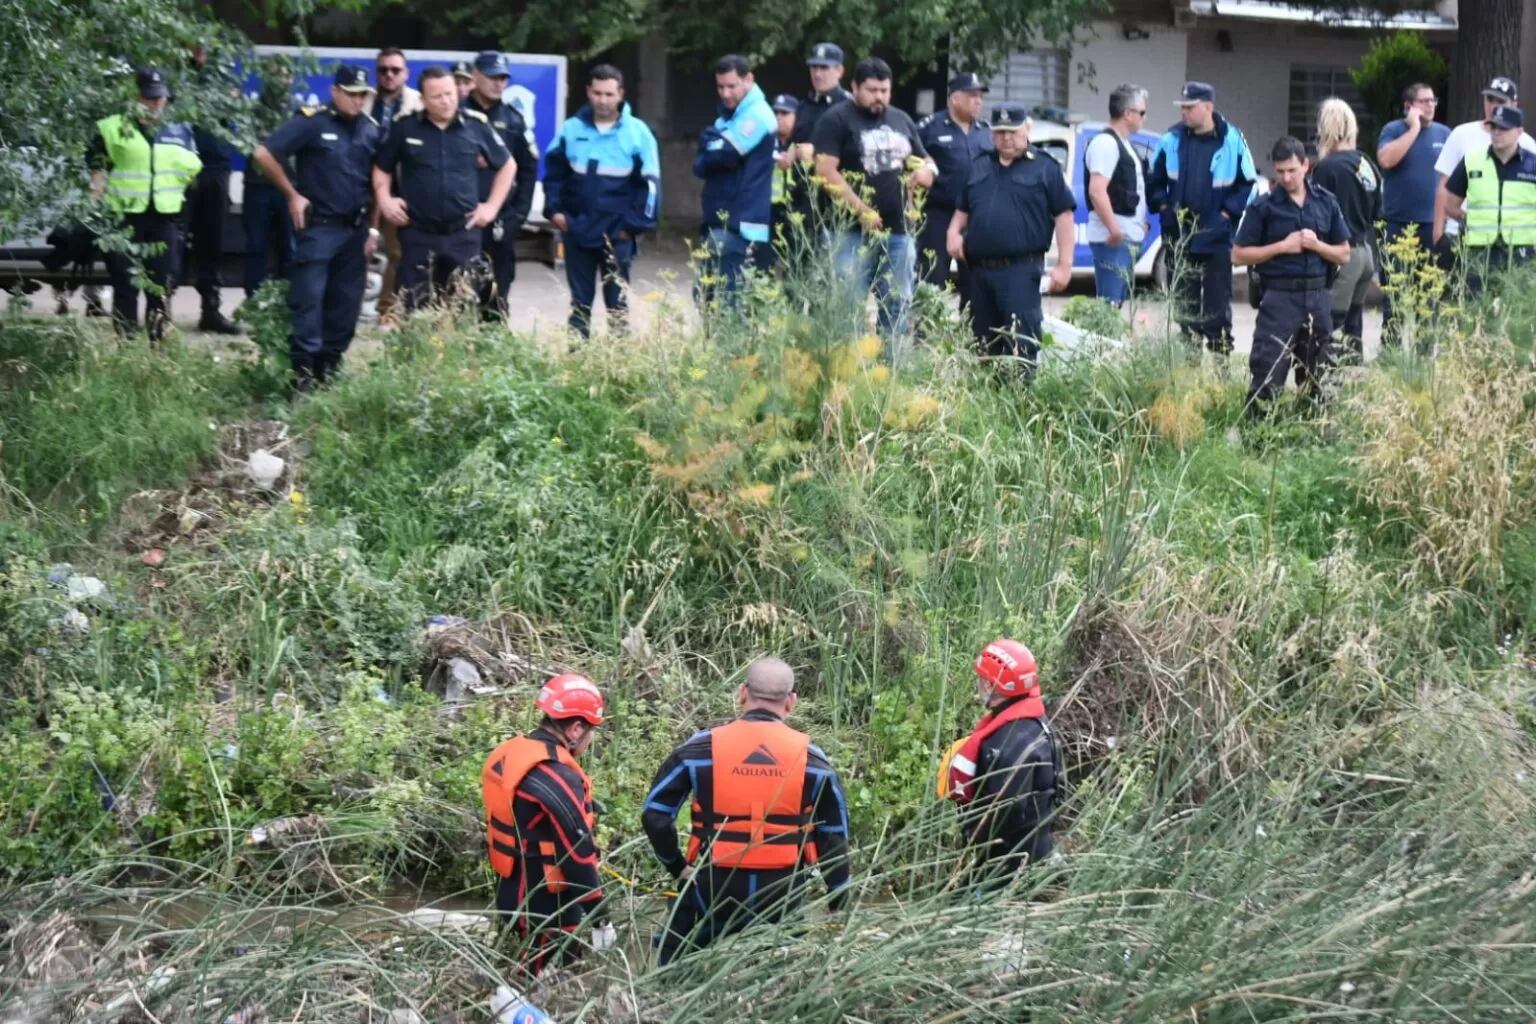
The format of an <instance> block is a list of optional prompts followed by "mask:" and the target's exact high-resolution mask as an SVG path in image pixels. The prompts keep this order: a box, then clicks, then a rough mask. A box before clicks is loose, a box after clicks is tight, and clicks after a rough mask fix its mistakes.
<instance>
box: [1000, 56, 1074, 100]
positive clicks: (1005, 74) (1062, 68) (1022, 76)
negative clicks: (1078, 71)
mask: <svg viewBox="0 0 1536 1024" xmlns="http://www.w3.org/2000/svg"><path fill="white" fill-rule="evenodd" d="M1070 66H1071V58H1070V57H1069V56H1068V55H1067V53H1066V52H1064V51H1062V50H1026V51H1017V52H1014V53H1010V54H1009V55H1008V60H1007V62H1006V63H1004V65H1003V67H1002V69H1001V70H1000V71H999V73H998V74H995V75H993V76H991V81H990V82H988V83H987V84H988V85H989V86H990V87H991V88H990V91H989V92H988V94H987V102H988V106H989V107H990V105H991V104H993V103H997V102H999V101H1004V100H1005V101H1008V102H1010V103H1022V104H1024V105H1025V106H1026V107H1030V108H1034V107H1065V106H1066V105H1067V83H1068V69H1069V68H1070Z"/></svg>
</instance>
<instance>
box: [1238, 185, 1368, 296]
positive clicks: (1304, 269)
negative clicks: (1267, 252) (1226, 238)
mask: <svg viewBox="0 0 1536 1024" xmlns="http://www.w3.org/2000/svg"><path fill="white" fill-rule="evenodd" d="M1307 228H1310V229H1311V230H1312V232H1313V233H1314V234H1316V235H1317V237H1318V238H1320V239H1321V240H1322V241H1324V242H1327V243H1328V244H1329V245H1338V244H1339V243H1341V242H1347V241H1349V225H1348V224H1345V223H1344V214H1343V212H1342V211H1341V210H1340V209H1339V204H1338V202H1337V200H1335V199H1334V198H1333V193H1332V192H1329V191H1328V190H1327V189H1323V188H1319V187H1318V186H1316V185H1314V184H1312V183H1311V182H1310V181H1309V182H1307V191H1306V198H1305V200H1304V201H1303V202H1302V203H1301V205H1299V206H1298V205H1297V204H1296V202H1295V201H1294V200H1292V199H1291V197H1290V196H1289V195H1288V194H1287V193H1286V191H1285V190H1284V189H1279V188H1277V189H1275V190H1274V191H1272V192H1270V193H1269V194H1268V195H1266V196H1264V197H1263V198H1261V199H1257V200H1255V201H1254V203H1253V205H1251V206H1249V207H1248V211H1247V212H1246V213H1244V214H1243V219H1242V222H1241V223H1240V224H1238V226H1237V237H1236V239H1235V240H1234V241H1233V244H1234V245H1242V246H1255V245H1273V244H1274V243H1276V242H1278V241H1280V240H1281V239H1283V238H1285V237H1286V236H1287V235H1289V234H1291V232H1293V231H1302V230H1305V229H1307ZM1328 269H1329V265H1328V261H1327V260H1325V259H1323V258H1322V257H1321V256H1319V255H1318V254H1317V253H1315V252H1309V251H1307V250H1302V251H1301V252H1299V253H1285V254H1284V255H1281V256H1274V257H1271V258H1270V259H1268V260H1266V261H1265V262H1264V264H1263V274H1264V276H1265V278H1271V277H1275V278H1282V277H1288V278H1310V277H1325V276H1327V274H1328Z"/></svg>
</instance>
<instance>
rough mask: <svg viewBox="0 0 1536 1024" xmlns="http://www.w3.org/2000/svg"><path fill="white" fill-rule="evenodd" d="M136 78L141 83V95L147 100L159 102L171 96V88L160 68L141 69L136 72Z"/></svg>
mask: <svg viewBox="0 0 1536 1024" xmlns="http://www.w3.org/2000/svg"><path fill="white" fill-rule="evenodd" d="M134 78H136V79H137V80H138V83H139V95H140V96H142V97H144V98H145V99H146V100H157V99H160V98H161V97H162V96H169V95H170V94H171V87H170V86H169V85H168V84H167V83H166V81H165V72H164V71H161V70H160V69H159V68H139V69H138V70H137V71H135V72H134Z"/></svg>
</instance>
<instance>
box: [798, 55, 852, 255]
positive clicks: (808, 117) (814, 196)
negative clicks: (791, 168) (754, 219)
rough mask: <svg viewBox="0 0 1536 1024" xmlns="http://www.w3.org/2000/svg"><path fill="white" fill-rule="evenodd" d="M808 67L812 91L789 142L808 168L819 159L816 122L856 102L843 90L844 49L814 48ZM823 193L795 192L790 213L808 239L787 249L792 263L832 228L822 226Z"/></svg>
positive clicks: (807, 58)
mask: <svg viewBox="0 0 1536 1024" xmlns="http://www.w3.org/2000/svg"><path fill="white" fill-rule="evenodd" d="M805 65H806V68H807V69H808V70H809V71H810V75H811V91H810V92H808V93H807V94H806V96H805V99H803V100H801V101H800V106H799V107H798V108H797V109H796V110H795V131H794V134H793V135H791V136H790V141H791V142H793V143H794V144H795V153H796V156H797V157H798V159H799V160H800V161H801V162H802V163H806V164H809V163H811V161H813V160H815V159H816V148H815V147H814V146H812V145H811V133H812V132H813V131H815V129H816V122H817V121H819V120H820V119H821V115H822V114H825V113H826V112H827V111H829V110H831V109H832V108H833V107H835V106H837V105H838V104H839V103H842V102H844V101H847V100H851V99H853V93H851V92H849V91H848V90H847V89H844V88H843V85H842V82H843V48H842V47H841V46H838V45H837V44H836V43H817V44H816V45H814V46H812V47H811V52H810V55H809V56H808V57H806V59H805ZM820 193H821V190H820V189H818V188H802V189H796V190H795V192H794V194H793V196H792V197H791V201H790V212H791V213H793V214H799V218H798V219H799V220H800V223H801V224H802V225H803V227H802V229H801V230H802V231H803V232H805V233H806V237H805V238H802V239H799V240H795V239H790V240H789V243H788V244H787V245H786V248H787V249H788V250H789V253H790V258H791V259H795V258H796V257H803V256H805V255H806V250H808V249H809V248H810V247H811V246H812V245H819V244H820V238H819V235H820V233H821V231H822V230H823V229H824V228H827V227H830V225H827V224H823V223H822V213H823V212H824V211H825V208H826V207H825V200H824V199H823V197H822V196H821V194H820Z"/></svg>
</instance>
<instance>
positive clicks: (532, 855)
mask: <svg viewBox="0 0 1536 1024" xmlns="http://www.w3.org/2000/svg"><path fill="white" fill-rule="evenodd" d="M545 761H558V762H559V763H560V764H563V765H566V766H567V767H570V768H574V769H575V770H576V774H577V776H579V777H580V778H581V814H582V817H583V818H585V819H586V823H587V828H588V829H592V828H595V827H596V821H595V819H594V817H593V814H592V780H591V779H589V778H587V773H586V772H584V771H582V770H581V765H580V764H578V763H577V762H576V758H575V757H573V756H571V752H570V751H569V750H566V749H565V747H563V746H562V745H560V744H559V743H554V742H552V741H547V740H538V739H534V738H533V737H531V736H514V737H513V738H512V739H510V740H507V741H506V742H505V743H503V744H502V745H501V746H499V747H497V748H496V749H495V750H493V751H491V756H490V757H488V758H486V760H485V768H484V769H482V770H481V772H480V797H481V800H482V801H484V803H485V827H486V840H487V843H488V845H489V847H490V854H491V868H492V870H494V871H495V872H496V873H497V874H498V875H500V876H501V877H502V878H511V877H512V873H513V871H515V870H516V867H517V862H518V861H519V860H539V861H542V862H543V868H544V884H545V885H546V886H547V887H548V888H549V891H550V892H560V891H562V890H564V888H565V875H564V873H563V872H561V870H560V865H559V858H558V857H557V851H556V850H555V844H554V841H553V840H552V839H545V840H540V839H537V838H534V837H527V836H523V835H521V834H519V832H518V830H517V819H516V817H515V816H514V815H513V813H512V802H513V800H514V799H516V796H517V787H518V786H519V785H521V784H522V781H523V778H524V776H526V775H527V774H528V773H529V772H531V771H533V770H534V769H535V768H537V767H538V766H539V765H541V764H543V763H544V762H545ZM529 874H530V875H531V874H532V872H529Z"/></svg>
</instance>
